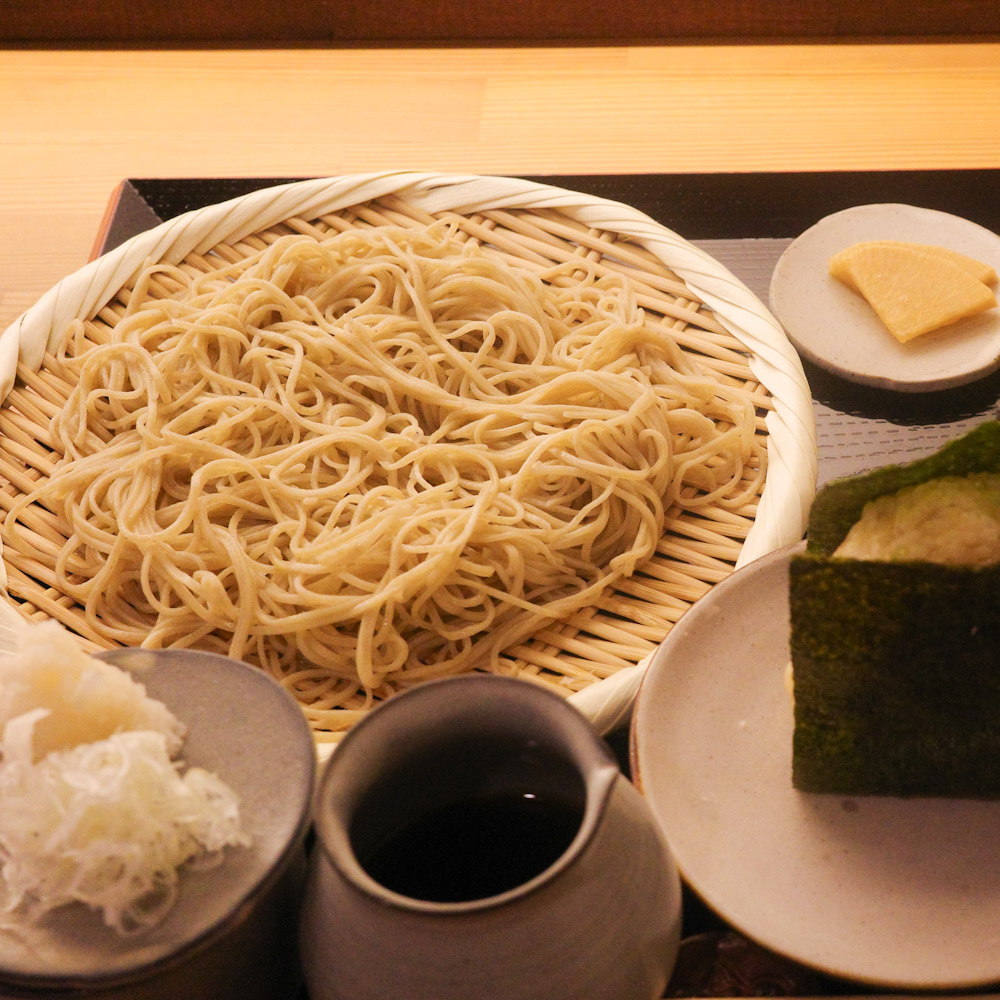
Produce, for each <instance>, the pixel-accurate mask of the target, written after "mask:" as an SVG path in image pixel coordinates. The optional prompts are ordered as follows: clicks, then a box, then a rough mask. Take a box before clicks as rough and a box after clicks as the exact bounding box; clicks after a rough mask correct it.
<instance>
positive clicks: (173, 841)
mask: <svg viewBox="0 0 1000 1000" xmlns="http://www.w3.org/2000/svg"><path fill="white" fill-rule="evenodd" d="M40 628H41V626H33V629H40ZM46 632H47V633H48V634H46V635H42V636H41V637H39V635H38V633H35V634H33V635H32V636H30V637H29V639H28V642H27V643H26V646H27V647H28V650H29V654H30V655H27V656H25V657H24V658H23V659H22V656H21V654H14V655H12V656H10V657H9V658H8V659H7V661H6V662H5V663H3V665H2V667H0V670H2V674H0V684H2V685H3V687H4V690H3V692H2V695H0V696H2V697H3V706H2V707H3V709H4V711H5V712H7V713H8V714H7V715H6V716H0V725H2V727H3V728H2V739H0V875H2V879H0V909H3V910H4V911H6V912H7V913H9V914H14V913H15V912H16V913H19V914H22V915H24V916H26V917H27V919H31V920H33V919H38V918H41V917H43V916H44V915H45V914H47V913H48V912H50V911H51V910H53V909H55V908H57V907H60V906H63V905H64V904H67V903H72V902H80V903H83V904H85V905H87V906H89V907H92V908H93V909H95V910H99V911H100V912H101V914H102V916H103V919H104V922H105V923H106V924H107V925H108V926H109V927H112V928H114V929H115V930H116V931H118V932H119V933H122V934H128V933H133V932H137V931H141V930H143V929H144V928H147V927H150V926H152V925H154V924H156V923H158V922H159V921H160V920H161V919H162V918H163V917H164V916H165V914H166V913H167V911H168V910H169V909H170V907H171V906H172V905H173V902H174V900H175V898H176V896H177V891H178V880H179V874H178V869H180V867H181V866H182V865H184V864H190V865H197V866H199V867H200V866H204V865H211V864H217V863H219V862H220V861H221V860H222V851H223V849H224V848H226V847H228V846H238V845H242V846H247V845H249V843H250V838H249V836H248V835H247V834H246V833H245V832H244V831H243V830H242V828H241V824H240V816H239V802H238V799H237V796H236V794H235V793H234V792H233V791H232V789H230V788H229V787H228V786H227V785H226V784H225V783H224V782H223V781H222V780H221V779H220V778H219V777H218V776H216V775H214V774H212V773H211V772H209V771H206V770H204V769H202V768H197V767H192V768H187V769H186V770H184V768H183V764H182V763H181V762H179V761H177V760H173V759H172V757H173V756H174V755H175V754H176V753H177V752H178V750H179V749H180V746H181V732H182V727H181V725H180V723H179V722H178V721H177V720H176V718H175V717H174V716H173V715H172V713H170V712H169V710H168V709H167V708H166V706H165V705H163V704H162V703H161V702H158V701H155V700H154V699H151V698H149V697H148V696H147V695H146V693H145V690H144V689H143V688H142V686H141V685H139V684H136V682H135V681H134V680H133V679H132V678H131V677H130V676H129V675H128V674H127V673H126V672H125V671H122V670H119V669H118V668H117V667H113V666H111V665H109V664H105V663H102V662H101V661H99V660H95V659H93V658H91V657H90V656H88V655H87V654H86V653H84V652H83V651H81V650H80V649H79V647H77V646H76V645H75V641H74V640H73V639H72V637H71V636H69V634H68V633H64V634H63V635H64V636H66V637H68V638H69V640H70V643H71V644H72V647H73V650H74V651H75V653H76V654H78V655H72V656H71V655H70V652H71V650H70V647H69V646H67V644H66V643H65V642H63V641H62V640H63V635H59V634H58V633H59V632H62V630H61V629H60V628H59V626H56V627H55V630H52V629H47V630H46ZM46 651H48V652H49V653H50V654H51V655H55V651H58V658H57V659H55V660H51V661H46V659H45V652H46ZM21 652H22V653H24V652H25V646H22V648H21ZM81 657H82V659H81ZM84 661H89V662H84ZM119 675H120V676H119ZM7 685H11V686H12V688H13V693H12V692H11V691H8V690H7V689H6V688H7ZM136 689H138V690H136ZM77 696H79V699H80V700H79V701H78V702H76V703H74V702H73V698H74V697H77ZM20 708H24V709H25V710H24V711H21V712H20V713H19V714H15V715H11V714H9V713H11V712H13V711H17V710H18V709H20ZM85 710H94V712H95V715H94V718H93V719H89V720H88V718H87V716H86V715H85ZM88 723H90V724H88ZM43 726H47V730H46V734H45V738H44V740H40V739H39V737H38V731H39V730H40V729H41V728H42V727H43ZM112 726H113V729H114V731H112V732H110V733H109V734H107V735H98V738H89V737H90V736H91V735H92V734H94V733H97V734H104V733H105V732H106V730H107V729H108V728H109V727H112ZM81 734H82V735H83V737H84V738H83V740H82V741H81V742H77V743H75V744H74V743H72V740H74V739H78V738H79V737H80V736H81ZM50 745H51V746H54V747H55V748H54V749H48V750H46V751H45V752H43V753H40V752H39V748H40V747H48V746H50Z"/></svg>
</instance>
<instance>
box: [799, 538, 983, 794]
mask: <svg viewBox="0 0 1000 1000" xmlns="http://www.w3.org/2000/svg"><path fill="white" fill-rule="evenodd" d="M790 573H791V577H790V579H791V586H790V595H791V616H792V622H793V627H792V632H791V653H792V662H793V664H794V670H795V735H794V745H793V757H792V760H793V783H794V785H795V787H796V788H799V789H801V790H803V791H812V792H836V793H841V794H846V795H873V794H875V795H877V794H881V795H939V796H944V795H949V796H965V797H987V796H988V797H994V796H998V795H1000V567H996V566H992V567H989V568H987V569H979V570H967V569H951V568H948V567H942V566H933V565H930V564H928V563H910V564H902V563H870V562H851V561H847V560H841V561H836V562H834V561H831V560H827V559H822V558H813V557H810V556H804V557H801V558H797V559H795V560H793V563H792V566H791V570H790Z"/></svg>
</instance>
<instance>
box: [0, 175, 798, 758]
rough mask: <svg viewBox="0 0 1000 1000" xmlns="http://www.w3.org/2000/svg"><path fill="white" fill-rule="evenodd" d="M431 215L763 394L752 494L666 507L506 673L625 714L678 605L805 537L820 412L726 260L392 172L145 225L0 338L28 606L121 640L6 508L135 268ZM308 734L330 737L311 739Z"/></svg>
mask: <svg viewBox="0 0 1000 1000" xmlns="http://www.w3.org/2000/svg"><path fill="white" fill-rule="evenodd" d="M441 218H447V219H449V220H452V221H453V222H454V224H456V225H457V226H458V230H459V232H460V233H461V236H462V238H463V239H467V240H471V241H476V242H479V243H482V244H484V245H488V246H489V247H491V248H493V249H494V250H496V251H499V252H500V253H501V254H503V255H506V256H507V257H508V258H509V259H511V260H515V261H517V262H519V263H521V264H524V265H527V266H528V267H535V268H538V269H543V268H546V267H549V266H551V265H554V264H562V263H567V262H569V263H572V262H575V261H579V262H587V265H588V267H594V266H596V267H597V268H598V269H600V270H601V271H606V272H620V273H622V274H625V275H626V276H627V277H628V279H629V281H630V282H631V283H632V286H633V287H634V288H635V289H636V292H637V295H638V300H639V305H640V306H641V307H642V309H643V310H644V311H645V313H646V314H647V315H650V316H652V317H654V318H655V319H656V320H657V321H658V322H661V323H663V324H665V325H667V326H668V327H669V328H670V330H671V332H672V334H673V336H674V337H675V338H676V340H677V341H678V343H679V344H680V346H681V348H682V349H683V350H684V351H685V352H686V353H687V354H688V355H689V356H690V357H691V359H692V360H693V361H695V362H696V363H697V364H698V365H699V366H700V367H701V368H702V369H703V371H704V372H705V373H706V374H707V375H708V377H710V378H712V379H715V380H717V381H718V383H719V384H720V386H721V385H727V386H743V387H745V389H746V390H747V391H748V392H749V393H751V394H752V397H753V399H754V401H755V406H756V410H757V432H756V433H757V436H758V439H759V443H760V448H759V453H760V456H761V458H760V463H761V465H756V463H754V465H755V467H753V468H748V469H747V471H746V477H747V482H749V481H752V480H753V479H759V480H760V482H759V485H758V486H756V487H755V488H754V489H753V490H751V491H750V495H749V498H746V499H744V500H743V501H742V502H740V503H738V504H733V503H726V502H724V501H725V498H723V502H719V503H712V504H709V505H707V506H703V507H700V508H699V509H698V510H697V511H692V510H683V511H681V510H674V511H671V512H670V514H669V517H668V523H667V530H666V532H665V534H664V535H663V537H662V540H661V542H660V544H659V546H658V548H657V551H656V553H655V555H654V556H653V557H652V558H650V559H649V560H648V562H646V563H645V564H644V565H643V566H642V567H641V568H640V570H639V571H638V572H637V573H635V574H634V575H633V576H631V577H630V578H629V579H626V580H624V581H622V582H621V583H620V584H619V585H618V586H616V587H615V588H613V589H612V590H610V591H608V592H606V593H605V594H604V595H603V597H602V598H601V599H600V600H599V601H598V602H597V603H596V604H595V605H593V606H590V607H586V608H585V609H583V610H580V611H578V612H576V613H574V614H571V615H569V616H568V617H566V618H565V619H562V620H559V621H557V622H552V623H550V624H548V625H546V626H544V627H542V628H540V629H539V630H538V631H537V632H536V633H535V634H534V635H532V636H531V637H530V638H529V639H528V640H526V641H523V642H519V643H518V644H517V645H515V646H514V647H513V648H508V649H507V650H506V651H505V652H504V654H503V657H502V663H501V666H502V669H503V670H505V671H507V672H509V673H512V674H516V675H520V676H524V677H529V678H532V679H535V680H537V681H538V682H540V683H544V684H546V685H548V686H550V687H553V688H555V689H556V690H558V691H560V692H562V693H563V694H565V695H566V696H568V697H570V698H571V700H572V701H573V702H574V703H575V704H577V705H578V707H580V708H581V710H582V711H584V712H585V713H586V714H587V715H588V716H590V717H591V718H592V720H593V721H594V724H595V726H597V727H598V728H599V729H600V730H602V731H605V732H606V731H608V730H609V729H610V728H612V727H613V726H614V725H616V724H618V723H619V722H620V721H621V720H622V719H623V718H624V717H625V716H626V715H627V712H628V710H629V706H630V704H631V700H632V697H633V695H634V693H635V690H636V688H637V685H638V682H639V680H640V678H641V675H642V667H643V664H644V661H645V660H646V658H647V657H648V656H649V655H650V654H651V653H652V651H653V650H654V649H655V648H656V647H657V645H658V644H659V643H660V641H661V640H662V639H663V638H664V637H665V635H666V634H667V633H668V632H669V631H670V629H671V627H672V626H673V624H674V623H675V622H676V621H677V620H678V619H679V617H680V616H681V615H682V614H683V613H684V612H685V610H686V609H687V608H688V607H690V606H691V604H692V603H693V602H695V601H696V600H698V598H699V597H700V596H701V595H703V594H704V593H705V592H706V591H707V590H708V589H709V588H710V587H712V585H713V584H715V583H717V582H718V581H720V580H722V579H723V578H725V577H726V576H727V575H729V574H730V573H731V572H733V570H734V569H735V568H737V567H739V566H741V565H743V564H744V563H746V562H748V561H750V560H752V559H754V558H756V557H757V556H759V555H762V554H764V553H766V552H769V551H771V550H773V549H775V548H778V547H780V546H782V545H785V544H788V543H791V542H793V541H797V540H798V539H800V538H801V537H802V534H803V532H804V526H805V521H806V515H807V511H808V507H809V505H810V503H811V500H812V496H813V489H814V484H815V478H816V448H815V434H814V427H813V418H812V408H811V402H810V396H809V390H808V386H807V384H806V381H805V377H804V374H803V371H802V368H801V365H800V363H799V360H798V357H797V355H796V354H795V352H794V350H793V349H792V348H791V346H790V345H789V343H788V341H787V339H786V337H785V334H784V332H783V331H782V329H781V328H780V327H779V326H778V324H777V322H776V321H775V320H774V319H773V318H772V316H771V315H770V313H769V312H768V311H767V310H766V309H765V307H764V306H763V305H762V304H761V303H760V302H759V301H758V300H757V299H756V297H755V296H754V295H753V294H752V293H751V292H750V291H749V290H748V289H747V288H746V287H745V286H744V285H742V284H741V283H740V282H739V281H738V280H737V279H736V278H734V277H733V276H732V275H731V274H730V273H729V272H728V271H727V270H726V269H725V268H723V267H722V266H721V265H720V264H719V263H718V262H716V261H715V260H714V259H712V258H711V257H710V256H708V255H707V254H705V253H704V252H702V251H701V250H699V249H698V248H697V247H695V246H693V245H692V244H691V243H689V242H687V241H685V240H684V239H682V238H681V237H679V236H678V235H676V234H675V233H673V232H671V231H669V230H668V229H666V228H664V227H663V226H662V225H660V224H659V223H657V222H655V221H654V220H652V219H650V218H649V217H647V216H645V215H643V214H641V213H639V212H637V211H635V210H633V209H631V208H629V207H627V206H625V205H622V204H618V203H615V202H609V201H605V200H602V199H596V198H594V197H592V196H588V195H584V194H579V193H576V192H573V191H568V190H564V189H560V188H554V187H551V186H547V185H543V184H537V183H534V182H527V181H521V180H515V179H510V178H499V177H483V176H465V175H463V176H451V175H438V174H426V173H413V172H389V173H376V174H367V175H353V176H346V177H338V178H330V179H320V180H313V181H303V182H297V183H292V184H287V185H281V186H277V187H272V188H266V189H262V190H260V191H256V192H254V193H252V194H250V195H247V196H244V197H241V198H237V199H234V200H232V201H230V202H225V203H221V204H218V205H213V206H210V207H209V208H206V209H200V210H196V211H193V212H190V213H187V214H185V215H182V216H179V217H178V218H176V219H174V220H171V221H169V222H166V223H164V224H162V225H160V226H158V227H156V228H155V229H152V230H150V231H148V232H145V233H142V234H140V235H138V236H136V237H134V238H132V239H131V240H129V241H128V242H127V243H125V244H123V245H122V246H120V247H118V248H116V249H115V250H113V251H111V252H109V253H108V254H105V255H104V256H103V257H100V258H98V259H97V260H95V261H92V262H91V263H90V264H88V265H87V266H85V267H84V268H82V269H81V270H79V271H78V272H75V273H74V274H72V275H70V276H68V277H67V278H65V279H64V280H63V281H61V282H60V283H59V284H58V285H57V286H55V287H54V288H53V289H51V290H50V292H49V293H47V294H46V295H45V296H44V297H43V298H42V299H40V300H39V302H38V303H36V305H35V306H33V307H32V308H31V309H29V310H28V311H27V312H26V313H24V314H23V315H22V316H21V317H19V319H18V320H17V321H15V323H14V324H12V325H11V326H10V327H9V328H8V329H7V330H6V331H5V332H4V334H3V336H2V338H0V400H2V401H3V404H2V409H0V510H2V511H3V512H4V524H3V528H2V530H0V540H2V545H3V549H2V557H3V559H2V564H0V571H2V573H3V576H4V580H3V581H2V582H3V584H4V586H5V588H6V595H7V597H8V598H9V603H10V604H12V605H14V606H15V607H16V609H17V611H18V612H19V613H20V615H21V616H23V617H25V618H28V619H31V620H40V619H44V618H55V619H57V620H58V621H60V622H61V623H63V624H64V625H65V626H66V627H68V628H69V629H70V630H72V631H73V632H75V633H76V634H77V635H79V636H80V637H81V640H82V641H83V642H84V643H85V644H86V645H89V646H91V647H94V648H103V647H107V646H109V645H113V643H110V642H109V641H108V640H107V639H105V638H102V637H101V636H100V635H99V634H97V633H95V631H94V630H93V629H92V628H91V627H90V625H89V624H88V622H87V621H86V620H85V618H84V615H83V613H82V610H81V608H80V607H79V606H77V605H76V604H75V603H74V601H73V599H72V598H70V597H69V596H67V594H65V593H63V592H60V589H59V586H58V578H57V576H56V574H55V573H54V571H53V564H54V559H55V555H56V553H57V551H58V547H59V546H60V545H61V543H62V542H63V540H64V539H65V537H66V533H67V530H68V529H67V526H66V525H64V524H60V523H59V519H58V518H57V517H55V516H54V515H53V514H52V513H51V512H50V511H48V510H44V509H38V510H31V511H30V516H23V517H21V518H20V519H19V521H18V523H17V524H16V525H13V524H8V523H7V518H6V512H7V511H9V510H10V507H11V501H12V498H14V497H17V496H19V495H23V494H27V493H29V492H30V491H31V490H32V489H34V488H35V487H36V485H37V484H38V483H39V482H40V481H42V480H43V479H44V477H46V476H47V475H48V474H49V471H50V470H51V469H52V466H53V463H55V462H56V461H57V460H58V459H59V458H60V457H61V456H60V455H59V454H58V453H57V452H56V451H55V450H54V445H53V440H52V437H51V435H50V433H49V425H50V420H51V418H52V416H53V414H54V413H55V412H56V411H57V410H58V409H59V408H60V407H61V406H62V404H63V402H64V401H65V400H66V398H67V397H68V395H69V393H70V392H71V390H72V388H73V375H72V366H71V365H67V364H66V363H64V360H63V359H64V358H65V357H67V356H70V355H76V356H79V354H80V353H81V352H84V351H86V350H87V349H88V348H89V347H90V346H92V345H94V344H97V343H101V342H103V341H106V340H107V339H108V336H109V334H110V331H111V329H112V328H113V327H114V325H115V324H116V323H117V322H118V321H119V319H120V318H121V316H122V315H123V313H124V310H125V307H126V305H127V302H128V299H129V290H130V287H131V283H132V282H134V280H135V278H136V275H137V273H138V272H139V270H140V269H141V268H142V267H143V266H145V265H146V264H148V263H149V262H152V261H164V262H168V263H171V264H179V265H181V266H182V267H183V268H185V269H190V270H192V271H198V270H202V271H206V270H214V269H216V268H217V267H219V266H220V264H222V263H224V262H234V261H238V260H240V259H241V258H244V257H246V256H248V255H250V254H254V253H257V252H258V251H259V250H261V249H262V248H264V247H266V246H267V245H268V244H269V243H272V242H273V241H275V240H276V239H278V238H279V237H281V236H283V235H287V234H305V235H308V236H314V237H316V238H317V239H322V238H323V237H324V236H327V235H330V234H333V233H336V232H339V231H343V230H346V229H350V228H357V227H372V226H384V225H389V226H407V227H412V226H424V225H427V224H428V223H430V222H432V221H433V220H435V219H441ZM75 319H81V320H84V330H85V336H84V337H83V339H82V340H81V338H80V337H79V336H77V337H75V338H74V342H73V343H72V344H69V343H67V342H66V341H67V338H66V330H67V328H68V326H69V324H70V322H71V321H72V320H75ZM765 461H766V475H764V476H762V475H761V472H762V471H763V469H762V468H761V466H762V465H763V464H764V463H765ZM746 485H747V484H746V482H744V483H743V484H741V488H742V490H743V492H746ZM734 492H736V491H734ZM8 611H9V608H8ZM333 728H336V727H333ZM317 738H318V740H319V741H320V742H323V741H335V739H336V735H335V733H333V732H328V731H318V732H317Z"/></svg>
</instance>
